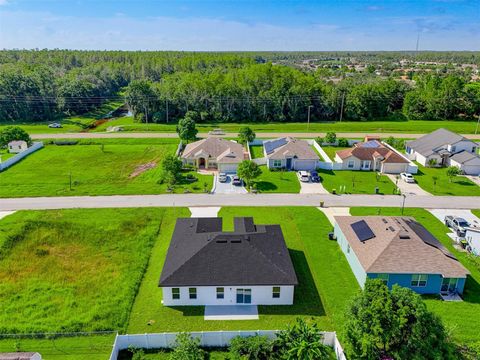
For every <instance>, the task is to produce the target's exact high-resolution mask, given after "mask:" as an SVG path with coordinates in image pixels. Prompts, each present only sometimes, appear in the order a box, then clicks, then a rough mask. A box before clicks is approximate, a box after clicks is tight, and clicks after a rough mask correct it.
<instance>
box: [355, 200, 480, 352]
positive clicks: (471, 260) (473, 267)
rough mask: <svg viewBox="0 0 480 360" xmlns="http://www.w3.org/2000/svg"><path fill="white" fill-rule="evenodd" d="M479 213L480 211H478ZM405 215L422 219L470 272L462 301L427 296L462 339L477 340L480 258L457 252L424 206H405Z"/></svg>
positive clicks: (387, 211) (364, 211)
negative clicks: (420, 207) (422, 207)
mask: <svg viewBox="0 0 480 360" xmlns="http://www.w3.org/2000/svg"><path fill="white" fill-rule="evenodd" d="M379 211H380V214H382V215H400V212H401V210H400V209H398V208H381V209H376V208H352V209H350V213H351V214H352V215H378V213H379ZM476 213H477V214H480V211H477V212H476ZM405 215H406V216H413V217H415V218H416V219H417V220H418V221H419V222H421V223H422V224H423V225H424V226H425V227H426V228H427V229H428V230H429V231H430V232H431V233H432V234H433V235H435V237H436V238H437V239H438V240H440V241H441V242H442V244H443V245H445V246H446V247H447V248H448V249H449V250H450V251H451V252H452V253H453V254H454V255H455V256H456V257H457V258H458V260H459V261H460V262H461V263H462V264H463V265H464V266H465V267H466V268H467V269H468V270H469V271H470V272H471V276H469V277H468V278H467V283H466V285H465V292H464V294H463V298H464V301H462V302H445V301H441V300H438V299H436V298H433V297H426V300H425V301H426V303H427V306H428V307H429V309H430V310H432V311H433V312H435V313H436V314H438V315H439V316H440V317H441V318H442V319H443V322H444V324H445V325H446V326H447V327H448V329H449V330H451V332H452V335H453V337H454V339H455V340H457V341H459V342H467V343H470V342H475V341H478V334H479V333H480V316H479V315H478V314H480V258H478V257H474V256H472V255H469V254H467V253H464V252H459V251H457V250H456V249H455V248H454V247H453V246H452V240H451V239H450V238H449V237H448V236H447V235H446V233H447V232H448V231H449V230H448V229H447V227H446V226H445V225H444V224H443V223H442V222H441V221H439V220H438V219H437V218H436V217H435V216H433V215H432V214H431V213H429V212H428V211H427V210H424V209H410V208H408V209H405Z"/></svg>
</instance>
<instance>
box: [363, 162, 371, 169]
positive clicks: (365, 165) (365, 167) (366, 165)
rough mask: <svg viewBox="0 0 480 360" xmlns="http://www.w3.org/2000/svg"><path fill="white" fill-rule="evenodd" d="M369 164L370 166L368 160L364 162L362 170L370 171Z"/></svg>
mask: <svg viewBox="0 0 480 360" xmlns="http://www.w3.org/2000/svg"><path fill="white" fill-rule="evenodd" d="M370 164H371V161H370V160H364V161H363V163H362V169H365V170H368V169H370Z"/></svg>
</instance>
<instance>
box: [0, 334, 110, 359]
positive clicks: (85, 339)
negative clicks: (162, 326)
mask: <svg viewBox="0 0 480 360" xmlns="http://www.w3.org/2000/svg"><path fill="white" fill-rule="evenodd" d="M114 341H115V335H114V334H111V335H103V336H75V337H61V338H50V339H25V338H23V339H19V338H7V339H3V340H0V352H12V351H16V350H17V349H19V350H20V351H32V352H39V353H40V354H41V355H42V359H43V360H87V359H88V360H105V359H108V358H109V356H110V353H111V352H112V345H113V342H114Z"/></svg>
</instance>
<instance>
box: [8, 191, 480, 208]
mask: <svg viewBox="0 0 480 360" xmlns="http://www.w3.org/2000/svg"><path fill="white" fill-rule="evenodd" d="M320 201H323V202H324V206H325V207H354V206H369V207H401V206H402V203H403V196H398V195H332V194H319V195H317V194H216V195H210V194H164V195H114V196H65V197H35V198H12V199H0V211H7V210H43V209H75V208H82V209H85V208H121V207H124V208H131V207H157V206H168V207H172V206H182V207H205V206H206V207H222V206H319V205H320ZM405 207H418V208H424V209H478V208H479V207H480V197H477V196H420V195H407V196H406V198H405Z"/></svg>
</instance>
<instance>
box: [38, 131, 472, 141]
mask: <svg viewBox="0 0 480 360" xmlns="http://www.w3.org/2000/svg"><path fill="white" fill-rule="evenodd" d="M256 134H257V138H276V137H284V136H295V137H299V138H314V137H317V136H321V137H323V136H325V133H323V132H301V133H296V132H289V133H280V132H257V133H256ZM337 134H341V135H342V137H346V138H363V137H364V136H365V135H367V134H368V135H372V136H381V137H383V138H387V137H389V136H393V137H398V138H405V139H416V138H419V137H421V136H423V135H425V134H398V133H370V132H361V133H359V132H356V133H340V132H337ZM198 136H199V137H206V136H208V133H199V134H198ZM217 136H218V135H217ZM237 136H238V134H237V133H225V135H221V136H218V137H230V138H235V137H237ZM464 136H466V137H468V138H470V139H473V140H480V134H477V135H473V134H465V135H464ZM31 137H32V138H33V139H106V138H139V139H141V138H169V139H172V138H177V137H178V136H177V134H176V133H161V132H109V133H107V132H98V133H95V132H89V133H55V134H32V135H31Z"/></svg>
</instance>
